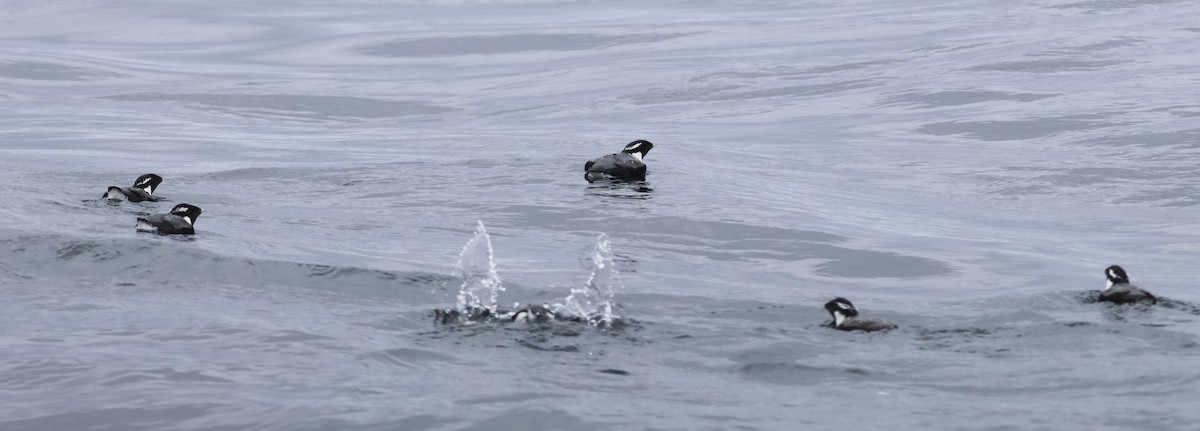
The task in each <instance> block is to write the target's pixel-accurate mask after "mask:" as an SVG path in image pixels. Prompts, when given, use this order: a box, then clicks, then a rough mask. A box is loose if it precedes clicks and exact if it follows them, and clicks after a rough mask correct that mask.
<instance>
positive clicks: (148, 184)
mask: <svg viewBox="0 0 1200 431" xmlns="http://www.w3.org/2000/svg"><path fill="white" fill-rule="evenodd" d="M161 182H162V177H160V176H158V175H156V174H146V175H142V176H140V177H137V179H136V180H133V188H135V189H142V190H145V191H146V193H147V194H151V195H153V194H154V189H156V188H158V184H159V183H161Z"/></svg>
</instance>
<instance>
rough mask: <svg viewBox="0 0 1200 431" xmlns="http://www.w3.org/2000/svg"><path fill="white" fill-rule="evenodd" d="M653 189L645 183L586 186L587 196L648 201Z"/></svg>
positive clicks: (618, 182) (608, 183) (612, 183)
mask: <svg viewBox="0 0 1200 431" xmlns="http://www.w3.org/2000/svg"><path fill="white" fill-rule="evenodd" d="M652 193H654V188H653V187H650V183H649V182H646V181H597V182H594V183H590V184H588V187H587V194H589V195H593V196H604V197H612V198H622V199H650V198H651V197H654V195H653V194H652Z"/></svg>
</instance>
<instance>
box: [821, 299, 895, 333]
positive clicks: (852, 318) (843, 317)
mask: <svg viewBox="0 0 1200 431" xmlns="http://www.w3.org/2000/svg"><path fill="white" fill-rule="evenodd" d="M825 310H827V311H829V315H830V316H833V322H832V323H830V324H829V326H830V327H833V328H835V329H841V330H843V331H866V332H875V331H888V330H892V329H896V328H897V326H896V325H893V324H891V323H887V322H884V321H880V320H866V319H859V318H858V308H855V307H854V304H853V303H851V302H850V300H849V299H846V298H841V297H838V298H834V299H833V300H832V301H829V302H826V303H825Z"/></svg>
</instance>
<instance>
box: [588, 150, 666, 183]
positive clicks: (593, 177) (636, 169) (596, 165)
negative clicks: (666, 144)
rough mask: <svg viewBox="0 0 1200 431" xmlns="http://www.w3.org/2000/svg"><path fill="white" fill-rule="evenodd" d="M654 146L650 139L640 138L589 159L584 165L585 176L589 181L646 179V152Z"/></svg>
mask: <svg viewBox="0 0 1200 431" xmlns="http://www.w3.org/2000/svg"><path fill="white" fill-rule="evenodd" d="M651 148H654V144H651V143H650V141H646V140H642V139H638V140H636V141H633V142H630V143H629V145H626V146H625V149H624V150H621V152H619V153H616V154H609V155H607V156H603V157H597V158H595V159H592V160H589V161H588V162H587V163H585V164H584V165H583V178H584V179H586V180H587V181H588V182H589V183H591V182H596V181H599V180H621V181H641V180H645V179H646V163H644V162H643V161H642V160H643V159H645V158H646V153H649V152H650V149H651Z"/></svg>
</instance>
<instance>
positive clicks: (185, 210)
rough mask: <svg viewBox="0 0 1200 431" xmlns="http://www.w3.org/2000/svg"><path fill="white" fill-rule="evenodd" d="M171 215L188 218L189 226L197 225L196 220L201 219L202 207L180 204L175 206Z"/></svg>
mask: <svg viewBox="0 0 1200 431" xmlns="http://www.w3.org/2000/svg"><path fill="white" fill-rule="evenodd" d="M171 214H175V215H177V216H180V217H184V218H186V219H187V221H188V224H196V219H198V218H200V207H198V206H195V205H192V204H179V205H175V208H171Z"/></svg>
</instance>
